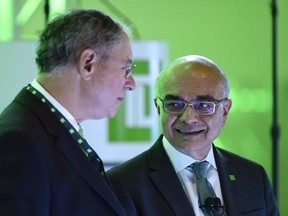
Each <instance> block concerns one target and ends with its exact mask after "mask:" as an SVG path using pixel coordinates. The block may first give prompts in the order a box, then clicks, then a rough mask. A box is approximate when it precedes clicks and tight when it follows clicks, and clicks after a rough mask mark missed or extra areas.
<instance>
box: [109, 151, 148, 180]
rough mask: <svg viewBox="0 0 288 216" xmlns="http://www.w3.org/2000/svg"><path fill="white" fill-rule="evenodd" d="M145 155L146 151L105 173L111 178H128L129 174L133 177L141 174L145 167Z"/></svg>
mask: <svg viewBox="0 0 288 216" xmlns="http://www.w3.org/2000/svg"><path fill="white" fill-rule="evenodd" d="M146 155H147V151H145V152H142V153H141V154H139V155H137V156H135V157H133V158H131V159H129V160H127V161H125V162H123V163H121V164H119V165H116V166H114V167H113V168H111V169H109V170H108V171H107V174H108V175H110V176H111V175H113V176H118V177H119V176H126V177H127V176H128V175H130V174H131V173H133V175H135V173H140V172H143V169H145V167H146V165H145V164H146Z"/></svg>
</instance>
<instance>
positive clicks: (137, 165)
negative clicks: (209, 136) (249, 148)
mask: <svg viewBox="0 0 288 216" xmlns="http://www.w3.org/2000/svg"><path fill="white" fill-rule="evenodd" d="M213 150H214V155H215V160H216V164H217V168H218V172H219V177H220V182H221V189H222V193H223V199H224V203H225V209H226V213H227V215H228V216H238V215H246V216H268V215H269V216H276V215H279V212H278V208H277V205H276V202H275V199H274V195H273V193H272V190H271V186H270V183H269V180H268V178H267V175H266V173H265V171H264V169H263V167H262V166H260V165H258V164H256V163H254V162H251V161H249V160H246V159H243V158H241V157H239V156H237V155H235V154H232V153H230V152H227V151H225V150H223V149H219V148H216V147H215V146H213ZM233 176H234V177H235V180H234V178H233ZM108 177H109V178H110V180H111V182H112V184H113V187H114V189H115V192H116V193H117V194H118V196H119V199H120V200H122V203H123V206H124V208H126V210H127V212H128V213H129V214H128V215H146V216H170V215H171V216H172V215H178V216H186V215H187V216H191V215H195V214H194V212H193V208H192V205H191V204H190V203H189V201H188V198H187V196H186V194H185V192H184V190H183V188H182V185H181V183H180V181H179V179H178V176H177V174H176V173H175V170H174V168H173V166H172V164H171V162H170V160H169V158H168V156H167V154H166V152H165V150H164V148H163V145H162V136H161V137H160V138H159V139H158V140H157V141H156V143H155V144H154V145H153V146H152V147H151V148H150V149H149V150H147V151H146V152H144V153H142V154H140V155H138V156H137V157H135V158H133V159H131V160H129V161H127V162H125V163H123V164H122V165H120V166H118V167H114V168H112V169H111V170H109V171H108Z"/></svg>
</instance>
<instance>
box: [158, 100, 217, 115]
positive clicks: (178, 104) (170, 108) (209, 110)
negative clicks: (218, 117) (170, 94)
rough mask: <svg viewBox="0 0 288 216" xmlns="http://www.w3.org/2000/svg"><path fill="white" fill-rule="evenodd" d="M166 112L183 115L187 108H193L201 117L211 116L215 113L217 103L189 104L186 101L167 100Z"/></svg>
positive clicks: (165, 103)
mask: <svg viewBox="0 0 288 216" xmlns="http://www.w3.org/2000/svg"><path fill="white" fill-rule="evenodd" d="M163 106H164V110H165V111H166V112H169V113H175V114H181V113H182V112H184V110H185V109H186V107H187V106H192V107H193V109H194V111H195V112H196V113H198V114H200V115H211V114H213V113H214V111H215V103H213V102H201V101H194V102H192V103H189V104H187V103H186V102H184V101H174V100H167V101H164V102H163Z"/></svg>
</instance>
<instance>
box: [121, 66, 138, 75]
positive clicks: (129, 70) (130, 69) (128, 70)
mask: <svg viewBox="0 0 288 216" xmlns="http://www.w3.org/2000/svg"><path fill="white" fill-rule="evenodd" d="M135 68H136V65H128V66H125V67H123V68H122V69H123V70H125V77H126V78H128V77H130V76H131V74H132V73H133V71H134V69H135Z"/></svg>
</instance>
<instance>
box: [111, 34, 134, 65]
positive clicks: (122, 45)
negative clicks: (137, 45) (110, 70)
mask: <svg viewBox="0 0 288 216" xmlns="http://www.w3.org/2000/svg"><path fill="white" fill-rule="evenodd" d="M109 56H110V57H111V58H114V59H115V60H117V61H120V62H121V63H123V64H131V63H132V59H133V54H132V49H131V44H130V40H129V38H128V36H127V34H126V33H122V35H121V40H120V42H119V44H118V45H116V46H115V47H114V48H113V49H112V50H111V51H110V53H109Z"/></svg>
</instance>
